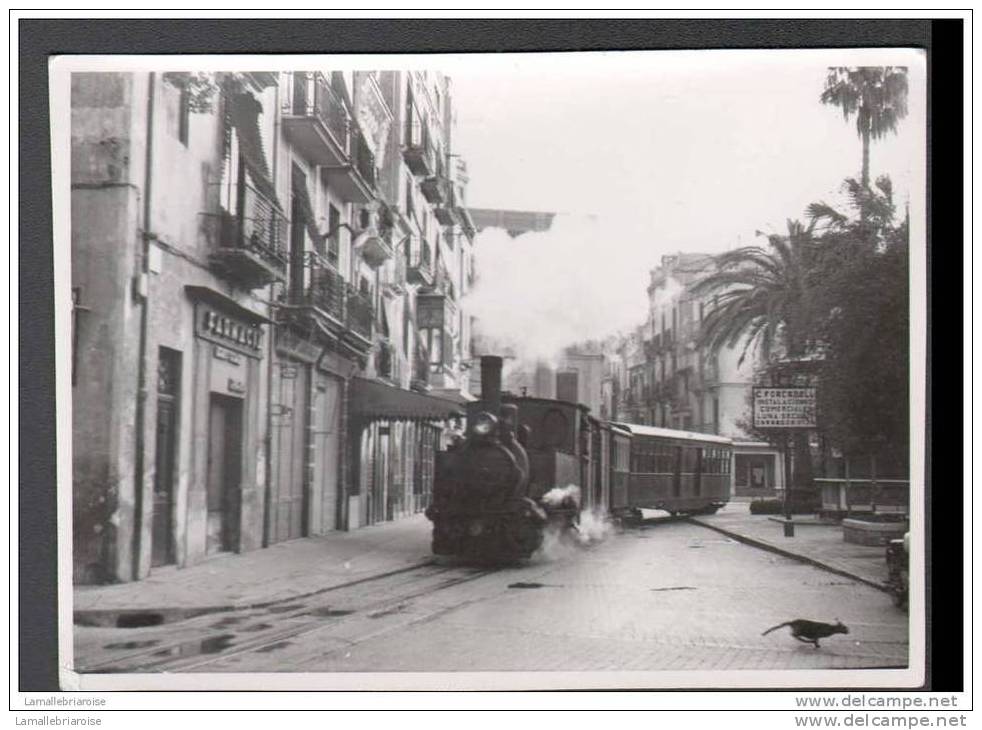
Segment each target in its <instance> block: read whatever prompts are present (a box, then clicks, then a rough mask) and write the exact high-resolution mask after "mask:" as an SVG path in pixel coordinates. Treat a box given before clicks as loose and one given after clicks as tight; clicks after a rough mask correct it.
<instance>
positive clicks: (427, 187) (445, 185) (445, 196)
mask: <svg viewBox="0 0 982 730" xmlns="http://www.w3.org/2000/svg"><path fill="white" fill-rule="evenodd" d="M419 189H420V191H421V192H422V193H423V197H424V198H426V200H427V201H428V202H430V203H432V204H433V205H436V206H444V205H447V204H448V203H449V202H450V200H451V198H452V197H453V190H452V188H451V185H450V181H449V180H448V179H447V178H445V177H443V175H433V176H432V177H428V178H426V179H425V180H423V182H421V183H420V185H419ZM438 210H439V209H438ZM437 218H440V215H439V213H437ZM440 222H441V223H444V221H442V220H441V221H440ZM444 225H448V224H447V223H444Z"/></svg>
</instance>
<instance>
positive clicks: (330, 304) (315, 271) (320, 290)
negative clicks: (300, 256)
mask: <svg viewBox="0 0 982 730" xmlns="http://www.w3.org/2000/svg"><path fill="white" fill-rule="evenodd" d="M304 265H305V267H306V268H307V269H308V277H307V285H306V289H305V291H304V292H303V303H304V304H306V305H308V306H311V307H315V308H316V309H318V310H320V311H321V312H323V313H324V314H326V315H328V316H329V317H331V318H332V319H334V320H336V321H337V322H339V323H344V322H345V291H346V287H347V282H345V280H344V277H343V276H341V274H340V272H339V271H338V270H337V269H335V268H334V266H332V265H331V264H330V263H329V262H328V261H327V260H326V259H324V258H322V257H321V256H320V255H318V254H317V253H316V252H315V251H306V252H305V253H304Z"/></svg>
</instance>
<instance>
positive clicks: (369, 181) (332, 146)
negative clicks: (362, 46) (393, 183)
mask: <svg viewBox="0 0 982 730" xmlns="http://www.w3.org/2000/svg"><path fill="white" fill-rule="evenodd" d="M287 90H288V93H287V95H286V100H285V103H284V106H283V133H284V135H286V138H287V140H288V141H289V142H290V143H291V144H292V145H293V146H294V147H295V148H296V149H297V150H298V151H299V152H300V153H301V154H302V155H303V156H304V157H306V158H307V159H308V160H310V161H311V162H313V163H314V164H315V165H319V166H321V167H323V168H325V170H324V172H325V173H326V174H327V175H329V184H330V185H331V187H332V188H334V189H335V190H336V191H337V193H338V195H339V196H340V197H341V198H342V199H343V200H345V201H348V202H352V203H359V204H362V203H367V202H369V201H370V200H372V199H373V198H374V197H375V184H376V170H375V158H374V155H372V152H371V150H370V149H369V147H368V143H367V142H365V139H364V136H363V135H362V133H361V131H360V130H359V127H358V123H357V122H356V121H355V120H354V119H353V118H352V116H351V113H350V112H349V110H348V108H347V107H346V106H345V103H344V100H343V99H342V98H341V95H340V94H339V93H338V92H336V91H335V90H334V89H333V88H332V87H331V83H330V82H329V81H328V80H327V79H326V78H325V77H324V76H323V74H320V73H305V72H301V71H295V72H293V74H292V75H291V82H290V83H289V84H288V85H287Z"/></svg>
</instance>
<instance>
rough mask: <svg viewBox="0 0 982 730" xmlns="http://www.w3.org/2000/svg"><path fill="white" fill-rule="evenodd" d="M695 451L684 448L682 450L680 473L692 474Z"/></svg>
mask: <svg viewBox="0 0 982 730" xmlns="http://www.w3.org/2000/svg"><path fill="white" fill-rule="evenodd" d="M696 451H697V449H694V448H691V447H690V448H685V449H683V450H682V471H684V472H686V473H692V472H694V471H695V470H696V460H697V454H696Z"/></svg>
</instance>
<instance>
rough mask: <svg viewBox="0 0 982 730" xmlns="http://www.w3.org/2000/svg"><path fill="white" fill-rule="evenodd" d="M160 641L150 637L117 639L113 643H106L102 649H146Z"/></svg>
mask: <svg viewBox="0 0 982 730" xmlns="http://www.w3.org/2000/svg"><path fill="white" fill-rule="evenodd" d="M159 643H160V639H151V640H148V641H119V642H116V643H115V644H106V645H105V646H104V647H103V648H104V649H148V648H149V647H151V646H156V645H157V644H159Z"/></svg>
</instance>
